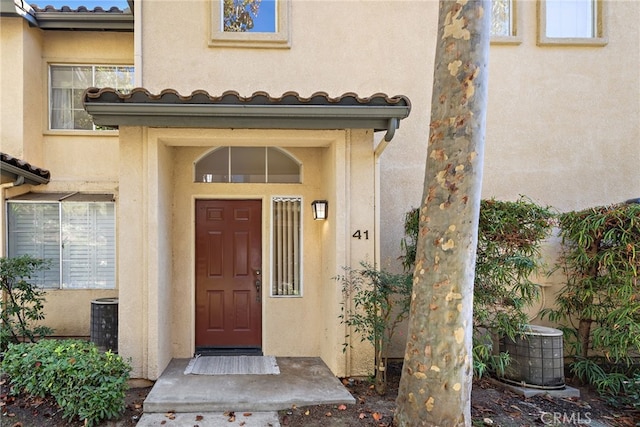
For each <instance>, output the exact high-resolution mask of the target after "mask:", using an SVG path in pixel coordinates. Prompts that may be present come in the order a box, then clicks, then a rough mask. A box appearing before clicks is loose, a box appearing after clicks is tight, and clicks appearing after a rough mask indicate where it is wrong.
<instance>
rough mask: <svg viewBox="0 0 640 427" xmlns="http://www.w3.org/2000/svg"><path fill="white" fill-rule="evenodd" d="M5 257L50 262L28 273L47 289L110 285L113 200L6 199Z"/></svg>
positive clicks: (113, 280)
mask: <svg viewBox="0 0 640 427" xmlns="http://www.w3.org/2000/svg"><path fill="white" fill-rule="evenodd" d="M7 229H8V233H7V240H8V255H9V257H17V256H21V255H25V254H29V255H32V256H34V257H37V258H43V259H46V260H50V262H51V264H50V268H49V269H48V270H45V271H42V272H39V273H38V274H37V275H35V276H34V277H32V280H33V281H34V283H35V284H36V285H38V286H39V287H42V288H49V289H114V288H115V287H116V267H115V265H116V250H115V248H116V244H115V241H116V235H115V203H114V202H113V196H111V195H94V194H79V193H75V194H71V195H66V196H65V195H60V194H39V195H37V196H34V195H33V194H31V195H29V194H28V195H25V196H20V197H17V198H15V199H12V200H8V201H7Z"/></svg>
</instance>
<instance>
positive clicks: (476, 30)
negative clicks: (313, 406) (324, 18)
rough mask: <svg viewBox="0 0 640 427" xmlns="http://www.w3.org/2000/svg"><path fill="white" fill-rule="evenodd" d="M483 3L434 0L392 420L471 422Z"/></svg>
mask: <svg viewBox="0 0 640 427" xmlns="http://www.w3.org/2000/svg"><path fill="white" fill-rule="evenodd" d="M490 11H491V7H490V1H489V0H470V1H467V0H458V1H452V0H441V1H440V15H439V22H438V39H437V46H436V57H435V71H434V82H433V94H432V101H431V126H430V134H429V142H428V149H427V166H426V173H425V181H424V194H423V199H422V206H421V209H420V234H419V236H418V245H417V254H416V269H415V272H414V280H413V296H412V302H411V312H410V319H409V332H408V337H407V347H406V352H405V359H404V368H403V370H402V378H401V380H400V389H399V393H398V401H397V403H398V408H397V412H396V419H395V422H396V424H397V425H398V426H403V427H404V426H406V427H409V426H411V427H415V426H442V427H445V426H470V425H471V382H472V376H473V369H472V363H473V361H472V354H471V336H472V318H473V280H474V269H475V254H476V245H477V237H478V215H479V210H480V190H481V184H482V164H483V156H484V133H485V116H486V113H485V111H486V103H487V81H488V56H489V27H490V16H489V14H490Z"/></svg>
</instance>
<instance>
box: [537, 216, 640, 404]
mask: <svg viewBox="0 0 640 427" xmlns="http://www.w3.org/2000/svg"><path fill="white" fill-rule="evenodd" d="M559 225H560V236H561V237H562V244H563V248H562V252H561V256H560V259H559V267H560V268H561V269H562V271H564V273H565V274H566V277H567V282H566V284H565V286H564V287H563V288H562V289H561V290H560V292H559V294H558V297H557V299H556V307H555V308H553V309H548V310H545V311H544V315H546V316H548V317H549V319H550V320H551V321H553V322H556V323H561V324H562V326H561V329H563V331H564V332H565V339H566V341H567V342H568V346H567V347H568V348H569V352H570V353H572V354H573V355H574V356H576V357H575V361H574V363H573V364H572V367H571V369H572V372H573V373H574V374H575V375H576V376H578V377H579V378H580V379H581V380H583V381H586V382H588V383H590V384H592V385H594V386H596V388H597V389H598V390H599V391H600V392H601V393H602V394H605V395H606V394H610V395H615V394H617V393H618V392H619V391H620V390H621V389H622V384H624V383H625V382H627V381H628V380H629V377H630V376H632V375H633V367H634V365H635V364H636V363H637V358H638V355H639V354H640V282H639V281H638V275H639V274H640V204H617V205H611V206H599V207H595V208H590V209H585V210H582V211H577V212H576V211H573V212H567V213H564V214H562V215H560V218H559Z"/></svg>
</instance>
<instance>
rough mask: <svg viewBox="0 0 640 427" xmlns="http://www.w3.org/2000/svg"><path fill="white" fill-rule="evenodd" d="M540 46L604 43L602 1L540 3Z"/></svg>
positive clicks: (551, 0)
mask: <svg viewBox="0 0 640 427" xmlns="http://www.w3.org/2000/svg"><path fill="white" fill-rule="evenodd" d="M538 12H539V13H538V25H539V29H538V34H539V40H538V42H539V43H540V44H543V45H544V44H587V45H605V44H606V43H607V40H606V34H605V27H604V0H540V3H539V11H538Z"/></svg>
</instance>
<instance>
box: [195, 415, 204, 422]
mask: <svg viewBox="0 0 640 427" xmlns="http://www.w3.org/2000/svg"><path fill="white" fill-rule="evenodd" d="M203 419H204V417H203V416H202V415H196V421H202V420H203Z"/></svg>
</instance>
